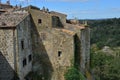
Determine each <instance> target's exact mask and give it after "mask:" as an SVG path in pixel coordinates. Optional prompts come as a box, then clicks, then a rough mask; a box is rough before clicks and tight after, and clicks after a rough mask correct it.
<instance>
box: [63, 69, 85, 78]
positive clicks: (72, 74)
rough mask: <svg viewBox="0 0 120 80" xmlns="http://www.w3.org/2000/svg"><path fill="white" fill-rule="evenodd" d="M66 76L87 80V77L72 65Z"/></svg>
mask: <svg viewBox="0 0 120 80" xmlns="http://www.w3.org/2000/svg"><path fill="white" fill-rule="evenodd" d="M64 76H65V80H85V77H84V76H83V75H82V74H81V73H80V71H79V70H77V69H76V68H75V67H70V68H69V69H68V71H67V72H66V73H65V75H64Z"/></svg>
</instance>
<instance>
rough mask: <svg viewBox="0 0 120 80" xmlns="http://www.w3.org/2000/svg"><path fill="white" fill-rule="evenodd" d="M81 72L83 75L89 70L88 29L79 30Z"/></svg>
mask: <svg viewBox="0 0 120 80" xmlns="http://www.w3.org/2000/svg"><path fill="white" fill-rule="evenodd" d="M80 35H81V37H80V38H81V58H82V59H81V71H82V72H83V73H85V71H86V69H89V62H90V28H89V27H86V28H85V29H82V30H81V34H80Z"/></svg>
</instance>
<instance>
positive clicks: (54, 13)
mask: <svg viewBox="0 0 120 80" xmlns="http://www.w3.org/2000/svg"><path fill="white" fill-rule="evenodd" d="M50 14H51V15H52V16H58V17H59V19H60V22H61V23H62V24H63V25H65V24H66V17H67V15H65V14H62V13H58V12H54V11H51V12H50Z"/></svg>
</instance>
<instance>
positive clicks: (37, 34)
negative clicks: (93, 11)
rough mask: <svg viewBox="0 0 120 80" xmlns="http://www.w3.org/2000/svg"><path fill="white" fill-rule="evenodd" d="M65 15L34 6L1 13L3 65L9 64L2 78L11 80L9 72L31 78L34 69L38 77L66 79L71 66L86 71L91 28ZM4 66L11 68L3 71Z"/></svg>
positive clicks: (54, 79)
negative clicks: (69, 20)
mask: <svg viewBox="0 0 120 80" xmlns="http://www.w3.org/2000/svg"><path fill="white" fill-rule="evenodd" d="M66 16H67V15H65V14H62V13H58V12H54V11H51V12H49V11H48V10H47V9H44V10H40V9H39V8H37V7H34V6H28V7H26V8H22V9H19V10H17V9H16V10H15V11H14V10H13V11H12V12H10V13H7V14H6V13H4V14H2V15H1V16H0V17H1V18H0V57H2V58H1V60H0V64H3V63H5V62H6V64H3V65H0V71H2V72H3V73H1V72H0V80H8V78H6V79H4V78H5V76H4V75H5V74H10V75H9V76H7V77H10V78H9V79H12V78H13V79H14V78H16V77H14V76H17V77H18V78H19V79H20V80H25V78H26V80H31V79H30V77H26V76H28V74H29V72H31V71H32V72H33V74H35V75H38V76H39V80H64V73H65V72H66V70H67V68H69V67H70V66H71V65H77V66H78V68H79V70H80V71H82V73H83V74H85V73H86V71H87V70H88V69H89V59H90V56H89V53H90V52H89V49H90V29H89V27H86V26H84V25H81V24H79V23H78V21H77V23H75V22H74V20H73V22H74V23H72V22H71V23H67V22H66ZM32 56H33V59H32ZM3 60H4V61H3ZM72 62H74V64H72ZM4 65H5V66H7V67H9V68H10V69H9V70H4V69H3V68H2V66H4ZM2 69H3V70H2ZM31 77H33V78H34V76H31ZM15 80H16V79H15ZM37 80H38V79H37Z"/></svg>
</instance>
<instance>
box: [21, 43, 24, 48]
mask: <svg viewBox="0 0 120 80" xmlns="http://www.w3.org/2000/svg"><path fill="white" fill-rule="evenodd" d="M21 48H22V49H24V41H21Z"/></svg>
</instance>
